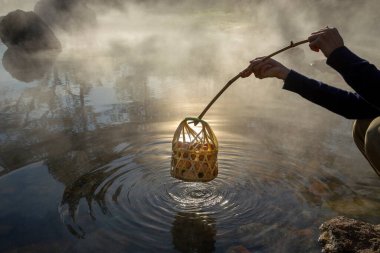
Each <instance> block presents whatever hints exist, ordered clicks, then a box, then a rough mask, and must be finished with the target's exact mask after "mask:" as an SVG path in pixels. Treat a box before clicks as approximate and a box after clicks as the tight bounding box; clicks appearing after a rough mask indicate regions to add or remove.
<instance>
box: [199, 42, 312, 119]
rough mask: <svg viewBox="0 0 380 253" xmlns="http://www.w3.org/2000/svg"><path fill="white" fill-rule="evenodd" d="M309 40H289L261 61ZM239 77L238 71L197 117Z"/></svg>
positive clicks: (203, 113)
mask: <svg viewBox="0 0 380 253" xmlns="http://www.w3.org/2000/svg"><path fill="white" fill-rule="evenodd" d="M307 42H309V41H308V40H302V41H299V42H296V43H293V41H291V42H290V45H289V46H287V47H284V48H282V49H280V50H278V51H276V52H274V53H271V54H270V55H268V56H265V57H264V58H262V59H261V61H265V60H267V59H269V58H271V57H272V56H275V55H276V54H279V53H281V52H284V51H285V50H288V49H290V48H293V47H296V46H299V45H301V44H305V43H307ZM250 67H252V65H249V67H248V68H250ZM239 77H241V73H239V74H238V75H236V76H235V77H234V78H232V79H231V80H229V81H228V83H227V84H226V85H224V87H223V88H222V89H221V90H220V91H219V92H218V94H216V96H215V97H214V98H213V99H212V100H211V102H210V103H208V105H207V106H206V108H205V109H204V110H203V111H202V113H201V114H199V116H198V119H202V117H203V116H204V115H205V114H206V112H207V111H208V109H210V107H211V106H212V105H213V104H214V102H215V101H216V100H217V99H218V98H219V97H220V95H222V94H223V92H224V91H225V90H226V89H227V88H228V87H230V86H231V84H233V83H234V82H235V81H236V80H237V79H239ZM196 124H197V123H196Z"/></svg>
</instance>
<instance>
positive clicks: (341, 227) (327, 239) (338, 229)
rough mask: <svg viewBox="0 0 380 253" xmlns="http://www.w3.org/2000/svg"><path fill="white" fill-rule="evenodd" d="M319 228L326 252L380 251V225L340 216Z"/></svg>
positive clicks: (366, 252)
mask: <svg viewBox="0 0 380 253" xmlns="http://www.w3.org/2000/svg"><path fill="white" fill-rule="evenodd" d="M319 230H320V231H321V235H320V236H319V239H318V242H319V243H320V244H321V245H322V252H324V253H340V252H358V253H374V252H380V225H372V224H369V223H365V222H362V221H358V220H354V219H349V218H346V217H343V216H339V217H336V218H333V219H331V220H328V221H326V222H324V223H323V224H322V225H321V226H320V228H319Z"/></svg>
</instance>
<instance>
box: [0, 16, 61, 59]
mask: <svg viewBox="0 0 380 253" xmlns="http://www.w3.org/2000/svg"><path fill="white" fill-rule="evenodd" d="M0 38H1V40H2V42H3V43H4V44H5V45H6V46H7V47H8V48H14V47H17V49H19V50H24V51H26V52H28V53H35V52H38V51H41V50H61V43H60V42H59V41H58V39H57V37H56V36H55V35H54V33H53V31H52V30H51V29H50V28H49V27H48V25H47V24H46V23H45V22H44V21H43V20H42V19H41V18H40V17H39V16H38V15H37V14H36V13H34V12H32V11H29V12H25V11H22V10H16V11H12V12H10V13H8V14H7V15H6V16H5V17H4V18H2V19H1V22H0Z"/></svg>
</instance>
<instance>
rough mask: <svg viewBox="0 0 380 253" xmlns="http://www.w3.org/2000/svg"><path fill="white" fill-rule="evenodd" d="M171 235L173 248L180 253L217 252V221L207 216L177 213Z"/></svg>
mask: <svg viewBox="0 0 380 253" xmlns="http://www.w3.org/2000/svg"><path fill="white" fill-rule="evenodd" d="M171 233H172V239H173V246H174V248H175V249H176V250H178V251H179V252H199V253H202V252H205V253H206V252H214V251H215V236H216V228H215V220H214V219H213V218H211V217H209V216H207V215H205V214H197V213H185V212H179V213H177V215H176V216H175V220H174V222H173V226H172V229H171Z"/></svg>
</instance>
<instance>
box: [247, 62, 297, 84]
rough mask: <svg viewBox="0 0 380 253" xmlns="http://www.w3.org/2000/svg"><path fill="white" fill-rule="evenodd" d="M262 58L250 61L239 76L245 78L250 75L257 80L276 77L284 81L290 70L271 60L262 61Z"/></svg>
mask: <svg viewBox="0 0 380 253" xmlns="http://www.w3.org/2000/svg"><path fill="white" fill-rule="evenodd" d="M263 58H264V57H261V58H256V59H255V60H252V61H251V65H249V66H248V68H246V69H245V70H243V71H242V72H241V73H240V76H241V77H243V78H246V77H248V76H250V75H251V74H252V73H253V74H254V75H255V77H257V78H259V79H263V78H267V77H277V78H278V79H282V80H285V79H286V77H287V76H288V74H289V72H290V69H288V68H287V67H285V66H284V65H282V64H281V63H279V62H278V61H275V60H273V59H271V58H269V59H266V60H263Z"/></svg>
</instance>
